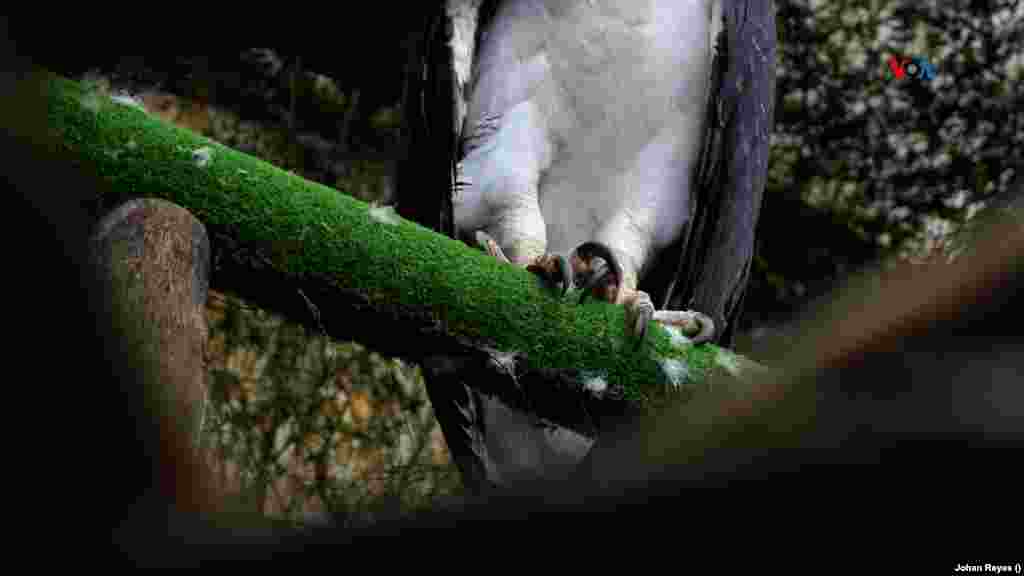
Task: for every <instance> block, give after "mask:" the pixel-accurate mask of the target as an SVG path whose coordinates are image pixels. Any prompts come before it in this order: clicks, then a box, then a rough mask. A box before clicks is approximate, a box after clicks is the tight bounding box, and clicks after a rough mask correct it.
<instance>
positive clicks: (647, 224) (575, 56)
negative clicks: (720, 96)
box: [449, 0, 715, 274]
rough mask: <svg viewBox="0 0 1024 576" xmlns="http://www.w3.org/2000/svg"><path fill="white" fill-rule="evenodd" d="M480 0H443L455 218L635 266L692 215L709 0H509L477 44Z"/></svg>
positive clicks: (526, 244) (525, 241)
mask: <svg viewBox="0 0 1024 576" xmlns="http://www.w3.org/2000/svg"><path fill="white" fill-rule="evenodd" d="M478 4H479V1H478V0H477V1H474V0H450V2H449V13H450V14H451V15H452V18H453V22H454V24H455V34H454V35H453V48H454V52H455V65H456V82H457V83H458V84H459V85H460V86H464V90H463V92H462V95H463V96H464V100H461V101H460V102H458V103H457V104H458V110H459V112H460V114H459V116H460V117H461V116H462V115H463V114H464V119H463V120H462V131H463V134H464V136H468V137H469V140H468V146H467V154H466V156H465V157H464V158H463V159H462V160H461V162H460V166H459V169H460V180H461V181H463V182H464V183H465V185H464V186H463V187H462V188H461V189H460V190H459V191H458V193H457V194H456V197H455V206H454V209H455V222H456V226H457V227H459V228H460V229H466V230H474V229H482V230H484V231H486V232H487V233H488V234H490V235H491V236H493V237H494V238H495V239H496V240H497V241H498V243H499V244H501V247H502V248H503V249H504V250H505V252H506V254H508V255H509V257H510V258H512V259H514V260H521V259H523V258H528V257H532V256H536V255H537V254H538V253H543V252H545V251H547V252H567V251H569V250H571V249H572V248H574V247H575V246H577V245H578V244H580V243H582V242H585V241H591V240H593V241H598V242H603V243H605V244H606V245H608V246H609V247H611V248H612V249H614V250H616V251H618V252H619V253H621V255H622V256H623V266H624V268H628V269H629V270H627V273H633V274H642V271H643V268H644V267H645V265H646V264H649V263H650V261H651V259H652V257H653V256H654V255H655V254H656V253H657V251H658V250H660V249H661V248H663V247H664V246H665V245H667V244H668V243H670V242H671V241H672V240H673V239H675V237H676V236H678V234H679V233H680V232H681V231H682V229H683V225H684V224H685V222H686V218H687V211H688V203H689V195H690V185H691V184H690V178H691V172H692V168H693V165H694V164H695V162H696V159H697V155H698V152H699V150H698V145H699V142H700V127H701V118H702V115H703V113H704V102H705V92H706V83H707V77H708V71H709V66H710V54H711V52H710V48H711V40H710V36H711V34H712V33H713V32H715V30H714V29H713V27H712V26H711V23H712V20H713V19H712V14H711V0H647V1H643V0H590V1H588V0H572V1H567V0H507V1H505V2H503V3H501V6H500V7H499V9H498V12H497V14H496V15H495V16H494V18H493V19H492V20H491V21H490V22H489V23H487V24H486V26H487V28H486V29H485V30H484V31H483V34H482V35H480V36H479V38H480V45H479V46H475V47H474V46H473V45H472V41H473V38H474V36H475V35H474V33H473V32H475V30H476V22H475V21H474V19H473V16H474V15H475V13H476V8H477V7H478ZM474 53H475V55H476V57H475V59H474V58H472V55H473V54H474ZM467 58H468V59H469V60H470V62H469V64H468V65H467Z"/></svg>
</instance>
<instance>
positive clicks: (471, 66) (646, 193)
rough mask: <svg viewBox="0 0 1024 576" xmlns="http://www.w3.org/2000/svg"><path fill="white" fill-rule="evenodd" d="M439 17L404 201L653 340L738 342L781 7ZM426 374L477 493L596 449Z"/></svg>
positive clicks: (415, 101) (538, 5)
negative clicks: (668, 334)
mask: <svg viewBox="0 0 1024 576" xmlns="http://www.w3.org/2000/svg"><path fill="white" fill-rule="evenodd" d="M426 10H428V11H429V12H430V13H429V14H427V15H426V22H427V25H426V27H425V29H424V31H423V34H422V35H421V36H419V37H418V38H416V39H414V40H413V41H412V42H411V43H410V60H409V62H410V64H409V67H408V69H407V74H406V85H405V96H404V106H403V111H404V116H405V117H404V121H405V127H404V130H405V137H406V145H407V146H408V154H407V158H406V159H405V160H404V162H403V163H402V164H401V166H400V168H399V173H398V204H399V206H398V209H399V212H400V213H401V214H402V215H403V216H405V217H407V218H411V219H413V220H416V221H418V222H419V223H421V224H423V225H426V226H429V227H431V228H434V229H435V230H438V231H440V232H443V233H446V234H448V235H450V236H459V237H462V238H464V239H468V240H469V241H471V242H474V243H476V244H477V245H479V246H480V247H481V248H483V249H484V250H486V251H487V252H489V253H490V254H492V255H494V256H495V257H496V258H498V259H500V260H503V261H507V262H509V264H510V265H517V266H522V267H526V268H527V269H529V270H531V271H533V272H535V273H537V274H539V275H540V276H541V277H542V278H544V279H545V280H546V281H547V283H548V284H549V286H551V287H552V288H554V289H558V290H563V291H564V290H565V289H566V288H568V287H569V285H570V284H574V285H575V286H576V287H577V288H579V289H580V290H581V294H582V297H583V298H585V297H587V296H595V297H598V298H602V299H604V300H607V301H609V302H612V303H616V304H620V305H623V306H625V307H626V312H627V314H626V318H627V326H626V329H627V333H629V334H630V335H631V336H632V337H634V338H637V339H638V340H639V339H641V338H643V336H644V334H645V332H646V327H647V324H648V321H650V320H652V319H653V320H655V321H659V322H662V323H668V324H676V325H679V326H681V327H683V328H684V329H685V331H687V332H688V333H690V334H691V335H692V336H693V337H694V339H695V341H696V342H702V341H706V340H711V339H713V340H715V341H716V342H717V343H719V344H720V345H728V344H729V343H730V342H731V340H732V337H733V335H734V333H735V329H736V321H737V319H738V316H739V312H740V308H741V304H742V299H743V294H744V291H745V288H746V283H747V279H748V276H749V270H750V263H751V260H752V256H753V248H754V229H755V226H756V223H757V217H758V213H759V209H760V204H761V194H762V191H763V187H764V182H765V178H766V175H767V156H768V138H769V131H770V128H771V122H772V115H773V108H774V106H773V99H774V66H775V23H774V9H773V5H772V2H771V1H770V0H446V1H445V2H444V3H443V4H442V3H440V2H439V3H437V5H432V7H431V8H427V9H426ZM655 305H657V308H658V310H657V311H655ZM426 372H427V389H428V393H429V395H430V398H431V402H432V404H433V406H434V411H435V414H436V415H437V418H438V421H439V423H440V425H441V428H442V430H443V432H444V435H445V438H446V441H447V442H448V445H449V449H450V451H451V453H452V456H453V458H454V460H455V462H456V464H457V465H458V467H459V468H460V471H461V473H462V475H463V479H464V481H465V483H466V484H467V486H468V487H469V488H470V489H471V490H474V491H479V490H481V489H483V488H485V487H488V486H493V485H509V484H515V483H518V482H520V481H526V480H535V479H539V478H553V477H562V476H564V475H566V474H567V473H569V472H570V471H571V470H572V469H574V468H575V467H576V465H577V464H578V463H579V462H580V461H581V460H582V458H583V457H584V456H585V455H586V453H587V452H588V451H589V449H590V447H591V445H592V443H593V441H594V439H593V438H590V437H587V436H584V435H581V434H579V433H578V432H577V431H573V430H569V429H567V428H563V427H560V426H557V425H554V424H552V423H550V422H547V421H544V420H543V419H539V418H537V417H536V415H534V414H529V413H526V412H524V411H523V410H521V409H519V408H516V407H513V406H510V405H508V404H507V403H505V402H503V401H502V400H501V398H499V397H498V396H495V395H491V394H488V393H486V392H483V391H481V389H480V387H479V386H474V385H472V383H470V384H467V383H466V381H465V377H462V378H460V377H459V376H458V375H456V377H455V378H446V377H444V376H442V372H443V371H441V370H438V371H433V372H432V370H430V369H428V370H427V371H426ZM449 375H450V374H449ZM442 380H444V381H442Z"/></svg>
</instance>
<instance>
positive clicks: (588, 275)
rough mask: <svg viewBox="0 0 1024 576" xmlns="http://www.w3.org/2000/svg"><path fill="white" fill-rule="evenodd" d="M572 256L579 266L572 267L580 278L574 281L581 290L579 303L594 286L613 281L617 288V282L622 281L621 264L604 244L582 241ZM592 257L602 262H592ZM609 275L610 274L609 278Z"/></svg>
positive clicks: (584, 299)
mask: <svg viewBox="0 0 1024 576" xmlns="http://www.w3.org/2000/svg"><path fill="white" fill-rule="evenodd" d="M574 256H575V257H576V262H578V263H579V268H578V269H574V270H573V273H574V274H575V275H577V276H579V277H580V278H581V279H582V280H580V281H577V282H576V285H577V286H579V287H580V290H582V294H580V304H582V303H583V302H584V301H586V299H587V296H589V295H590V293H591V292H592V291H593V290H594V288H596V287H598V286H602V285H608V284H610V283H614V284H615V286H616V289H617V288H618V285H619V283H621V282H622V265H621V264H620V263H619V259H618V258H616V257H615V254H614V253H613V252H612V249H611V248H609V247H607V246H605V245H604V244H601V243H600V242H584V243H583V244H580V245H579V246H577V247H576V250H575V252H574ZM594 258H600V259H601V260H603V264H602V263H598V264H593V263H592V262H593V259H594ZM609 276H611V278H610V279H609Z"/></svg>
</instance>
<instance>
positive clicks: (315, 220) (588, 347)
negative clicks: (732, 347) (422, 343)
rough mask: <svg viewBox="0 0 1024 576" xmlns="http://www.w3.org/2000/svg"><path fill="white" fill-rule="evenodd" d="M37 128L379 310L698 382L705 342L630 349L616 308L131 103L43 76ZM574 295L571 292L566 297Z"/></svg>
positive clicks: (620, 375)
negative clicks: (387, 216)
mask: <svg viewBox="0 0 1024 576" xmlns="http://www.w3.org/2000/svg"><path fill="white" fill-rule="evenodd" d="M47 97H48V107H49V115H50V118H49V119H50V126H51V128H52V130H54V131H55V133H56V136H57V137H58V138H57V140H58V141H59V142H60V147H61V149H62V152H64V153H65V154H66V156H67V158H68V159H69V161H71V162H74V163H77V164H80V165H82V166H84V167H86V168H88V169H90V170H92V171H94V172H95V173H97V174H99V175H101V176H102V177H103V178H104V179H105V180H106V181H107V182H108V183H109V184H110V189H111V190H113V191H114V192H112V193H111V194H115V195H117V196H118V198H109V197H108V198H104V199H103V200H104V202H103V203H104V204H105V205H110V204H111V203H112V202H113V201H120V200H121V199H122V197H123V198H124V199H127V198H129V197H136V196H148V197H159V198H165V199H167V200H170V201H172V202H175V203H177V204H179V205H181V206H183V207H185V208H187V209H188V210H190V211H191V212H192V213H193V214H194V215H195V216H196V217H197V218H199V219H200V220H202V221H203V222H205V223H206V224H208V225H213V226H218V227H222V228H224V229H227V230H230V231H231V232H232V234H233V235H235V237H236V240H237V241H238V242H239V243H241V244H243V245H245V246H246V247H248V248H255V249H257V250H258V251H259V252H260V253H261V254H262V255H263V256H265V257H266V258H267V259H269V261H270V262H271V264H272V265H273V266H274V267H275V268H276V269H278V270H280V271H282V272H284V273H287V274H290V275H295V276H305V275H307V274H311V273H313V274H316V275H317V277H323V278H328V279H329V282H331V283H333V284H334V285H336V286H338V287H343V288H346V289H349V290H357V291H359V292H360V293H362V294H363V295H365V296H366V297H367V298H368V299H369V300H370V302H372V303H374V304H375V305H378V306H379V307H381V309H387V308H390V307H393V306H394V305H396V304H399V303H401V305H402V306H403V307H405V308H406V309H408V308H410V307H412V308H415V309H417V310H419V311H424V312H426V313H429V314H431V315H432V317H433V318H434V319H436V320H439V321H443V322H445V323H446V325H447V326H448V330H449V331H450V332H452V333H454V334H457V335H461V336H465V337H469V338H473V339H481V340H485V341H487V342H489V343H491V345H493V346H494V347H496V348H498V349H501V350H515V351H521V352H524V353H525V354H526V355H527V357H528V362H529V363H530V364H531V365H534V366H543V367H549V368H580V369H586V370H588V371H593V372H599V373H602V374H605V375H607V379H608V381H609V382H610V383H613V384H615V383H621V384H623V385H624V386H625V387H626V392H627V395H628V396H629V397H630V398H633V399H635V400H638V401H643V400H645V399H648V398H650V397H652V394H653V393H655V392H658V391H660V390H663V389H664V388H665V386H664V382H665V377H664V374H663V373H662V372H661V369H660V367H659V363H658V359H662V358H676V359H679V360H682V361H684V362H686V364H687V367H688V370H687V371H688V373H689V375H690V377H691V378H692V379H694V380H695V381H700V380H701V379H702V378H703V377H704V376H705V375H706V374H707V373H708V370H709V366H710V365H711V363H712V358H713V356H712V354H713V351H714V348H713V347H711V346H707V347H702V348H699V349H695V348H691V347H683V348H677V347H676V346H675V345H674V344H673V343H672V342H671V340H670V338H669V335H668V333H667V332H665V331H664V330H662V329H661V328H660V327H657V326H652V327H651V330H649V331H648V335H647V337H646V341H645V343H644V345H643V346H642V347H641V348H640V350H639V351H637V352H633V351H632V348H633V347H632V345H631V344H630V343H627V340H626V338H625V334H624V329H625V319H624V317H623V310H622V308H621V307H617V306H611V305H607V304H605V303H601V302H590V303H587V304H585V305H582V306H577V305H575V304H572V303H570V302H568V300H567V301H564V302H560V301H558V300H557V299H556V298H554V297H553V296H552V295H551V294H550V293H549V292H548V291H546V290H545V289H543V288H542V287H541V286H540V285H539V283H538V281H537V279H536V278H535V277H534V276H533V275H531V274H530V273H528V272H526V271H524V270H521V269H517V268H514V267H511V266H507V265H501V264H499V263H498V262H497V261H495V260H494V259H493V258H490V257H488V256H486V255H485V254H483V253H482V252H479V251H477V250H474V249H471V248H469V247H467V246H465V245H464V244H462V243H460V242H457V241H454V240H452V239H449V238H446V237H444V236H441V235H438V234H435V233H434V232H432V231H430V230H427V229H426V228H423V227H421V226H419V225H417V224H414V223H411V222H408V221H405V220H399V221H398V223H396V224H393V223H387V222H382V221H379V220H378V219H375V218H372V217H370V214H369V209H370V206H369V205H367V204H365V203H363V202H360V201H358V200H355V199H353V198H350V197H348V196H345V195H343V194H340V193H338V192H337V191H335V190H333V189H331V188H328V187H325V186H323V185H320V184H317V183H313V182H309V181H306V180H303V179H302V178H300V177H298V176H295V175H294V174H291V173H289V172H285V171H282V170H280V169H278V168H275V167H273V166H271V165H270V164H267V163H265V162H263V161H261V160H258V159H256V158H253V157H252V156H249V155H246V154H243V153H240V152H237V151H235V150H232V149H230V148H227V147H225V146H222V145H220V144H218V143H216V142H213V141H211V140H209V139H207V138H204V137H201V136H198V135H196V134H194V133H192V132H190V131H188V130H184V129H181V128H177V127H174V126H170V125H167V124H165V123H164V122H163V121H161V120H159V119H157V118H154V117H151V116H149V115H147V114H146V113H145V112H144V111H142V110H139V109H136V108H134V107H131V106H127V105H123V104H118V103H115V102H113V101H111V100H110V99H109V98H108V97H106V96H103V97H98V95H97V93H95V92H91V91H89V90H87V89H84V88H83V87H82V86H80V85H79V84H77V83H75V82H72V81H69V80H65V79H61V78H57V77H53V78H52V80H51V81H50V90H49V92H48V95H47ZM566 298H567V299H570V298H573V296H572V294H571V293H570V295H568V296H567V297H566Z"/></svg>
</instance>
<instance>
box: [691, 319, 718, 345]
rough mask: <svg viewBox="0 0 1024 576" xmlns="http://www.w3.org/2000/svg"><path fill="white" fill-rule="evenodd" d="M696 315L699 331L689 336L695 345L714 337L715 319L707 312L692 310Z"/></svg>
mask: <svg viewBox="0 0 1024 576" xmlns="http://www.w3.org/2000/svg"><path fill="white" fill-rule="evenodd" d="M694 314H695V315H696V317H697V318H696V319H697V323H698V324H700V332H698V333H697V335H696V336H691V337H690V342H691V343H692V344H693V345H694V346H697V345H699V344H704V343H705V342H711V341H712V340H714V339H715V321H714V320H712V319H711V317H710V316H708V315H707V314H703V313H701V312H697V311H694Z"/></svg>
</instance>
